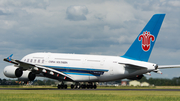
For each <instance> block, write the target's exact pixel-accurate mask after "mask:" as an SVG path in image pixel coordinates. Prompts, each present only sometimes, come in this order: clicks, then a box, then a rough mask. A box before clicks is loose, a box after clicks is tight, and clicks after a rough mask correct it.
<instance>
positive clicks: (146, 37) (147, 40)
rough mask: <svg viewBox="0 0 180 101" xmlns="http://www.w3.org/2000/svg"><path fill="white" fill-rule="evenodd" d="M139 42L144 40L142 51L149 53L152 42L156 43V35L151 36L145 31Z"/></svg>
mask: <svg viewBox="0 0 180 101" xmlns="http://www.w3.org/2000/svg"><path fill="white" fill-rule="evenodd" d="M138 40H139V41H141V40H142V42H141V43H142V49H143V50H144V51H145V52H147V51H148V50H149V49H150V47H151V41H152V42H154V40H155V37H154V35H152V34H150V32H149V31H144V32H143V34H141V35H140V36H139V38H138Z"/></svg>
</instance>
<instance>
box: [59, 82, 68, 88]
mask: <svg viewBox="0 0 180 101" xmlns="http://www.w3.org/2000/svg"><path fill="white" fill-rule="evenodd" d="M57 87H58V89H67V85H66V84H64V82H62V83H61V84H58V86H57Z"/></svg>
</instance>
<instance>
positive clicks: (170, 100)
mask: <svg viewBox="0 0 180 101" xmlns="http://www.w3.org/2000/svg"><path fill="white" fill-rule="evenodd" d="M138 89H139V90H138ZM163 89H164V90H163ZM168 90H169V91H168ZM0 100H1V101H7V100H13V101H24V100H26V101H57V100H60V101H132V100H133V101H145V100H146V101H179V100H180V87H179V86H177V87H176V86H163V87H98V88H97V89H95V90H93V89H92V90H91V89H89V90H82V89H80V90H78V89H77V90H76V89H73V90H71V89H67V90H62V89H60V90H59V89H56V87H51V86H18V87H17V86H1V87H0Z"/></svg>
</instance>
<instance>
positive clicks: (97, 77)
mask: <svg viewBox="0 0 180 101" xmlns="http://www.w3.org/2000/svg"><path fill="white" fill-rule="evenodd" d="M164 17H165V14H155V15H153V16H152V18H151V19H150V20H149V22H148V23H147V25H146V26H145V27H144V29H143V30H142V31H141V32H140V34H139V35H138V36H137V38H136V39H135V41H134V42H133V44H132V45H131V46H130V48H129V49H128V50H127V52H126V53H125V54H124V55H123V56H101V55H80V54H61V53H32V54H28V55H26V56H24V57H23V58H22V59H21V60H16V59H12V55H10V56H9V57H7V58H4V61H6V62H9V63H12V64H13V65H10V66H6V67H5V68H4V75H5V76H7V77H10V78H18V79H19V80H21V81H33V80H34V79H35V77H36V76H41V77H47V78H51V79H56V80H58V81H62V83H61V84H59V85H58V88H61V89H63V88H65V89H66V88H67V85H66V84H64V83H63V82H64V81H71V82H75V84H72V85H71V88H72V89H73V88H94V89H96V87H97V86H96V84H95V83H94V82H106V81H114V80H120V79H125V78H126V79H131V80H139V79H141V78H142V77H143V75H144V74H148V75H151V74H150V72H155V73H160V74H161V71H160V70H159V69H164V68H180V65H164V66H158V65H157V64H156V63H150V62H148V60H149V56H150V54H151V51H152V49H153V46H154V43H155V42H156V39H157V35H158V33H159V30H160V27H161V24H162V22H163V19H164ZM79 82H88V84H87V85H85V84H80V83H79Z"/></svg>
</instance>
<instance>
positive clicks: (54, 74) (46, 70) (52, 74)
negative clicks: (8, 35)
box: [4, 55, 73, 81]
mask: <svg viewBox="0 0 180 101" xmlns="http://www.w3.org/2000/svg"><path fill="white" fill-rule="evenodd" d="M11 57H12V55H10V56H9V57H8V58H4V61H6V62H9V63H12V64H15V65H16V66H17V67H19V68H20V69H22V70H23V71H25V70H30V71H32V72H33V73H36V75H38V74H44V76H45V77H49V78H53V79H58V80H64V81H73V78H72V77H71V76H69V75H67V74H65V73H63V72H60V71H57V70H55V69H53V68H50V67H45V66H42V65H37V64H31V63H26V62H23V61H20V60H15V59H11Z"/></svg>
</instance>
